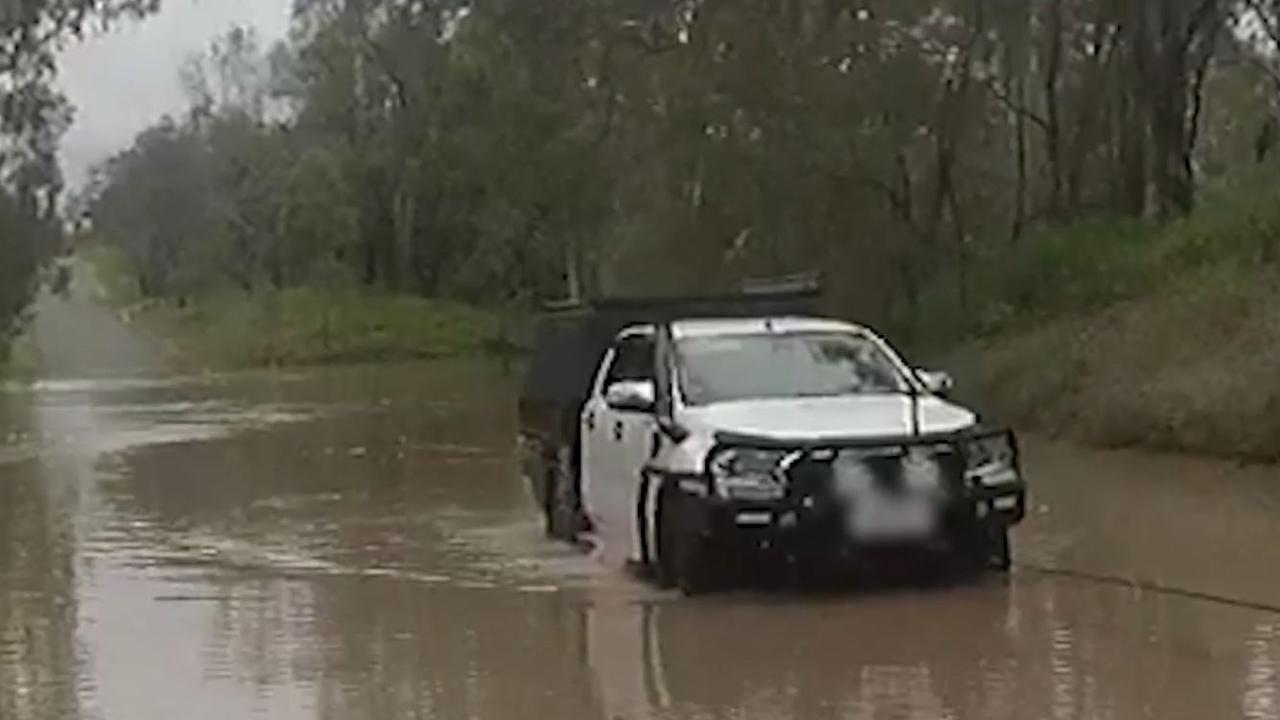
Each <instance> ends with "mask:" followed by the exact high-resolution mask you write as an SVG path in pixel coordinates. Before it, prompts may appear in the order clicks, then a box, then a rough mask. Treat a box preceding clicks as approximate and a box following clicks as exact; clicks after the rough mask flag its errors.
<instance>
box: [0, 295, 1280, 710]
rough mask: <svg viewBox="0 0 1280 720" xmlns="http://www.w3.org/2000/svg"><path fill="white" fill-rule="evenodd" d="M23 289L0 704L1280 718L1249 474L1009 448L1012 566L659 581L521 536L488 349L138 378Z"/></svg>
mask: <svg viewBox="0 0 1280 720" xmlns="http://www.w3.org/2000/svg"><path fill="white" fill-rule="evenodd" d="M39 309H40V313H41V314H40V324H39V328H38V329H39V331H40V332H39V334H38V339H39V341H40V345H41V350H42V352H43V354H44V357H43V362H44V364H45V367H46V370H47V375H48V377H46V379H44V380H42V381H40V382H39V383H37V384H36V385H35V386H34V387H30V388H26V387H18V386H10V387H8V388H7V389H6V391H5V392H3V393H0V718H3V720H10V719H19V718H21V719H25V718H105V719H115V718H124V719H126V720H152V719H155V720H169V719H171V718H184V719H186V718H192V719H196V718H209V719H210V720H213V719H217V720H223V719H226V718H253V717H263V718H282V719H289V718H316V719H325V720H327V719H331V718H332V719H339V718H342V719H346V718H352V719H357V718H377V719H383V718H446V719H451V718H481V719H488V718H543V717H545V718H557V719H564V720H578V719H585V718H601V719H604V720H612V719H613V718H627V719H629V718H664V719H665V718H672V719H679V720H684V719H692V718H769V719H772V718H777V719H779V720H784V719H791V718H797V719H799V718H805V719H809V718H842V719H843V718H849V719H857V720H862V719H864V718H865V719H872V718H875V719H881V718H909V719H917V718H919V719H924V718H930V719H932V718H957V719H961V718H974V719H977V718H983V719H1004V718H1008V719H1010V720H1013V719H1026V718H1052V719H1053V720H1066V719H1069V718H1089V719H1099V720H1102V719H1115V720H1127V719H1130V718H1159V719H1161V720H1163V719H1166V718H1188V719H1193V718H1194V719H1195V720H1202V719H1204V718H1247V719H1249V720H1275V719H1277V718H1280V572H1277V568H1278V567H1280V550H1277V548H1280V471H1277V470H1274V469H1240V468H1235V467H1233V466H1230V465H1228V464H1223V463H1216V462H1207V461H1193V460H1187V459H1181V458H1167V457H1156V456H1147V455H1142V454H1136V453H1100V452H1082V451H1079V450H1076V449H1072V448H1068V447H1064V446H1059V445H1054V444H1049V443H1031V444H1030V447H1029V448H1028V458H1027V464H1028V468H1029V469H1030V471H1031V473H1032V482H1033V483H1034V486H1033V490H1034V493H1035V497H1034V509H1033V513H1032V517H1031V518H1030V519H1029V521H1028V523H1027V525H1026V526H1025V527H1024V528H1021V529H1020V530H1019V531H1018V534H1017V536H1016V539H1015V542H1016V544H1017V553H1018V557H1019V567H1018V568H1017V569H1016V571H1015V573H1014V575H1013V576H1012V578H1011V579H1009V580H1008V581H1007V582H1005V581H999V580H991V581H988V582H985V583H983V584H981V585H978V586H973V587H962V588H942V589H900V590H882V591H874V592H858V593H854V592H848V593H839V594H822V595H815V594H812V593H789V592H759V591H753V592H743V593H738V594H733V595H728V596H725V597H717V598H707V599H697V600H687V599H683V598H681V597H679V596H677V595H675V594H670V593H666V592H661V591H657V590H654V589H652V588H650V587H649V586H647V585H645V584H643V583H639V582H636V581H634V580H631V579H629V578H627V577H625V576H624V575H622V574H620V573H617V572H614V571H610V570H607V569H603V568H600V567H599V566H598V565H597V564H596V563H595V562H593V561H592V560H591V559H590V558H586V557H583V556H581V555H578V554H576V553H575V552H573V551H571V550H568V549H565V548H562V547H560V546H558V545H555V544H552V543H550V542H548V541H546V540H544V539H543V538H542V535H541V531H540V526H539V524H538V520H537V518H536V517H534V515H533V514H532V511H531V503H530V501H529V498H528V495H527V491H526V489H525V487H524V486H523V484H522V483H521V482H519V481H518V479H517V472H516V462H515V458H514V437H515V426H514V413H513V405H514V403H513V401H512V398H511V392H512V386H513V381H512V379H510V378H508V377H506V376H505V375H504V374H503V373H502V372H501V370H500V369H499V368H497V367H491V366H489V365H485V364H482V363H471V364H469V363H446V364H423V365H416V366H396V367H377V368H353V369H341V370H321V371H308V372H288V373H269V372H260V373H243V374H236V375H227V376H210V377H199V378H173V377H165V376H164V375H163V373H162V372H161V371H160V370H159V369H158V365H157V364H154V363H153V362H151V361H150V360H149V359H148V358H149V357H152V356H151V355H150V354H149V352H150V351H149V349H148V348H147V343H146V342H145V341H143V340H141V339H140V338H138V337H137V336H136V333H134V332H133V331H132V330H131V329H130V328H128V327H126V326H124V325H122V324H120V323H119V321H117V320H116V319H115V317H114V316H113V315H112V314H111V313H109V312H107V311H105V310H101V309H100V308H96V307H94V306H92V304H91V303H89V302H88V301H87V300H85V299H83V298H81V299H74V300H70V301H62V300H56V299H50V298H44V299H42V300H41V303H40V308H39ZM101 368H109V369H110V372H104V371H101ZM1270 608H1277V609H1275V610H1272V609H1270Z"/></svg>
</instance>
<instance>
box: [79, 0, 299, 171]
mask: <svg viewBox="0 0 1280 720" xmlns="http://www.w3.org/2000/svg"><path fill="white" fill-rule="evenodd" d="M291 4H292V2H291V0H162V5H163V9H162V10H161V11H160V13H159V14H157V15H153V16H151V17H150V18H147V19H146V20H143V21H142V22H140V23H129V24H126V25H122V26H120V27H118V28H116V29H115V30H114V31H113V32H111V33H110V34H108V35H103V36H98V37H94V38H90V39H88V40H86V41H84V42H82V43H79V44H76V45H72V46H70V47H68V48H67V50H66V51H65V52H63V54H62V57H61V65H60V77H59V85H60V87H61V88H62V91H63V92H64V93H66V94H67V97H69V98H70V99H71V102H72V104H74V105H75V108H76V121H75V125H74V126H72V128H71V131H70V132H69V133H68V134H67V136H66V138H65V139H64V140H63V147H62V166H63V171H64V173H66V176H67V180H68V182H69V184H70V185H71V187H79V186H80V184H81V183H83V181H84V179H85V177H86V174H87V172H88V169H89V168H90V167H92V166H93V165H95V164H96V163H98V162H100V161H102V160H104V159H106V158H107V157H109V156H111V155H112V154H114V153H115V152H116V151H118V150H120V149H122V148H124V147H125V146H127V145H128V144H129V142H130V141H131V140H132V139H133V136H134V135H136V134H137V133H138V131H139V130H142V129H143V128H145V127H147V126H148V125H150V124H151V123H153V122H155V120H156V119H158V118H159V117H160V116H162V115H164V114H165V113H176V112H179V111H181V110H182V109H183V107H184V105H185V101H186V98H185V96H184V95H183V90H182V84H181V82H180V81H179V79H178V69H179V68H180V67H181V65H182V62H183V61H184V60H185V59H186V58H187V57H189V56H190V55H192V54H193V53H198V52H200V51H202V50H204V49H205V48H206V47H208V45H209V43H210V42H211V41H212V40H213V39H214V38H215V37H217V36H219V35H221V34H223V33H224V32H226V30H227V29H228V28H229V27H231V26H232V25H235V24H239V25H251V26H253V27H255V28H256V29H257V30H258V34H259V36H260V37H261V38H262V40H263V45H268V44H269V43H271V42H273V41H275V40H276V39H279V38H282V37H284V35H285V32H286V31H287V29H288V23H289V8H290V6H291Z"/></svg>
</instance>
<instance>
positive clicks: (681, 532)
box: [654, 493, 729, 597]
mask: <svg viewBox="0 0 1280 720" xmlns="http://www.w3.org/2000/svg"><path fill="white" fill-rule="evenodd" d="M687 510H688V508H687V507H686V506H684V505H682V504H681V499H680V497H679V496H677V495H675V494H674V493H663V495H662V497H661V499H660V501H659V504H658V512H657V517H656V518H655V520H656V522H657V525H658V527H657V533H656V535H657V545H658V547H657V551H658V552H657V555H658V557H657V561H656V562H655V563H654V565H655V568H654V570H655V572H654V576H655V578H656V579H657V583H658V585H659V586H661V587H664V588H673V587H678V588H680V592H682V593H684V594H685V595H687V596H689V597H693V596H695V595H705V594H707V593H712V592H716V591H718V590H723V589H725V588H726V587H727V586H728V576H729V573H728V572H727V569H726V567H725V565H724V560H725V558H724V557H722V554H721V553H719V552H717V551H716V548H715V547H714V545H713V544H712V543H711V541H710V539H708V538H706V537H704V536H703V535H701V534H700V533H698V532H697V531H696V530H694V529H693V528H692V527H690V524H689V522H688V518H687V517H686V515H685V511H687Z"/></svg>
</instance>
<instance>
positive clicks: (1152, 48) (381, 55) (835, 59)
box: [94, 0, 1280, 342]
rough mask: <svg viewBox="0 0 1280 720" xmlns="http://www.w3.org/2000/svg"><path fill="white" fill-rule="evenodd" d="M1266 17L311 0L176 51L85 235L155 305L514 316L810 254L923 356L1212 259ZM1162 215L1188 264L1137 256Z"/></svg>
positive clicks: (106, 181) (964, 1)
mask: <svg viewBox="0 0 1280 720" xmlns="http://www.w3.org/2000/svg"><path fill="white" fill-rule="evenodd" d="M1277 19H1280V5H1275V4H1274V3H1270V2H1264V1H1263V0H1238V1H1236V0H1163V1H1162V2H1159V3H1136V2H1125V3H1114V2H1106V1H1103V0H1045V2H1039V3H1025V2H1008V1H1006V0H892V1H889V0H872V1H870V2H865V3H849V2H842V1H840V0H836V1H832V0H787V1H785V2H777V1H776V0H742V1H741V2H734V3H708V2H700V1H698V0H689V1H683V0H682V1H681V2H675V3H660V4H652V3H636V2H634V1H632V0H583V1H582V2H574V3H564V2H553V1H552V0H484V1H483V2H463V1H462V0H432V1H428V2H415V3H403V2H391V1H390V0H360V1H359V2H357V1H356V0H300V1H299V2H298V3H297V4H296V8H295V17H294V28H293V32H292V33H291V35H290V40H289V41H288V42H287V43H284V44H281V45H279V46H277V47H274V48H270V49H264V48H262V47H261V44H260V43H259V42H258V41H257V40H256V38H255V37H254V35H253V33H252V32H251V31H248V30H244V29H233V30H232V31H231V32H229V33H228V35H227V36H226V38H224V39H223V40H220V41H219V42H218V43H216V44H215V45H214V47H213V48H212V49H211V51H210V52H209V53H208V54H206V55H205V56H203V57H201V58H196V59H193V60H192V62H190V63H188V65H187V66H186V67H185V68H184V71H183V77H184V81H185V82H186V84H187V86H188V87H189V88H190V89H191V91H192V109H191V112H190V113H189V114H188V116H187V117H184V118H181V119H170V120H165V121H163V122H161V123H160V124H159V125H157V126H156V127H155V128H152V129H151V130H148V131H147V132H145V133H143V134H142V135H141V136H139V138H138V140H137V142H136V143H135V144H134V146H133V147H132V148H130V149H129V150H127V151H126V152H124V153H122V154H121V155H120V156H119V157H117V158H115V159H114V160H112V161H111V162H110V163H108V164H107V165H106V166H105V167H104V168H102V170H101V173H100V177H99V181H98V186H97V187H96V189H95V193H94V194H95V202H94V219H95V222H96V225H97V230H98V232H99V233H100V234H101V235H102V236H103V237H104V238H105V239H107V240H109V241H110V242H112V243H114V244H116V245H117V246H119V247H121V248H124V249H125V250H127V251H128V253H129V254H130V256H131V258H132V259H133V262H134V263H135V264H136V265H137V266H138V268H139V269H140V272H141V275H142V281H143V282H142V285H143V287H142V288H141V289H142V291H143V292H144V293H146V294H148V295H153V296H160V297H167V298H177V299H179V300H181V301H185V300H188V299H193V298H196V299H198V298H200V297H202V296H206V295H209V294H211V293H212V294H216V293H217V292H219V290H220V289H221V288H225V287H234V288H237V289H238V290H240V291H242V292H247V293H260V292H269V293H274V292H278V291H281V290H287V289H291V288H305V287H313V286H317V285H319V286H323V287H325V288H328V289H330V290H339V289H351V288H360V289H363V290H365V291H371V292H376V293H385V292H391V293H407V294H412V295H420V296H425V297H435V298H449V299H454V300H462V301H466V302H470V303H475V304H482V305H486V306H490V307H494V308H502V309H504V312H505V311H506V310H510V309H514V308H521V307H524V308H527V307H530V306H531V305H532V304H533V303H535V302H536V301H538V300H545V299H549V298H553V297H557V296H560V295H563V294H565V293H566V292H567V293H570V294H577V293H579V292H581V293H586V294H609V293H625V292H641V291H645V292H653V291H685V292H687V291H693V290H709V289H716V288H720V289H724V288H729V287H733V286H735V285H736V284H737V283H738V281H739V280H741V279H742V278H743V277H748V276H757V275H763V274H774V273H782V272H788V271H794V270H808V269H815V268H816V269H822V270H824V271H825V272H826V273H827V276H828V286H829V287H830V289H831V295H832V302H833V304H834V307H833V309H834V310H836V311H838V312H845V313H851V314H857V315H858V316H859V317H860V318H862V319H864V320H866V321H869V322H874V323H880V324H887V325H889V326H890V328H891V329H892V330H894V331H895V333H896V334H898V335H900V336H902V337H904V338H905V339H907V340H908V341H911V340H915V341H917V342H919V341H921V340H922V339H924V338H931V339H934V341H935V342H936V341H937V340H938V339H939V338H949V337H954V336H956V335H963V334H966V333H969V332H972V331H979V332H986V331H990V330H991V329H993V328H995V327H998V326H999V325H1000V323H1002V322H1004V321H1005V320H1006V319H1017V318H1018V317H1025V318H1029V317H1034V316H1036V313H1039V315H1040V316H1043V315H1044V314H1048V313H1053V312H1059V311H1061V310H1063V309H1070V308H1073V307H1076V306H1077V305H1079V304H1081V303H1084V304H1097V303H1102V302H1106V301H1109V300H1112V299H1115V298H1119V297H1126V296H1130V295H1132V294H1133V293H1135V292H1138V291H1139V290H1140V289H1141V287H1142V282H1145V277H1146V276H1152V275H1154V274H1156V273H1155V271H1152V272H1146V271H1144V270H1143V269H1141V267H1140V266H1142V265H1143V264H1144V263H1148V262H1157V261H1164V260H1176V261H1177V262H1180V263H1191V262H1194V260H1195V258H1196V257H1198V256H1201V255H1203V254H1204V253H1203V252H1201V251H1200V250H1198V249H1197V247H1198V246H1197V243H1202V242H1204V238H1205V237H1206V236H1205V235H1204V234H1203V232H1208V233H1213V232H1216V231H1215V230H1214V229H1213V227H1212V223H1211V222H1210V221H1209V220H1200V221H1197V222H1199V223H1200V224H1199V225H1196V226H1188V227H1187V228H1186V229H1182V225H1183V224H1185V222H1186V221H1185V220H1184V219H1183V218H1185V217H1186V216H1187V215H1188V214H1189V213H1191V212H1192V210H1193V208H1194V206H1195V204H1196V201H1197V199H1203V197H1205V193H1206V192H1208V193H1210V194H1209V195H1208V197H1220V198H1222V202H1223V203H1224V207H1226V206H1228V205H1229V204H1230V200H1229V195H1222V194H1219V195H1213V194H1212V193H1213V192H1214V188H1218V187H1225V186H1226V185H1228V184H1229V183H1231V182H1233V180H1232V178H1238V177H1243V176H1247V175H1248V174H1249V172H1250V168H1251V167H1253V166H1254V165H1256V164H1259V163H1262V164H1266V163H1267V162H1269V158H1270V153H1269V148H1270V145H1269V143H1270V142H1272V140H1271V139H1270V135H1268V133H1269V132H1270V133H1272V134H1280V129H1277V128H1275V127H1272V128H1271V130H1268V127H1270V126H1272V125H1274V123H1273V121H1272V118H1271V116H1272V113H1273V106H1274V105H1275V101H1276V97H1277V96H1278V95H1277V93H1278V92H1280V83H1277V82H1273V78H1277V77H1280V72H1277V71H1276V70H1275V67H1273V66H1274V65H1275V63H1274V58H1275V57H1277V55H1278V53H1277V52H1276V50H1277V49H1280V33H1275V34H1273V33H1271V32H1269V31H1270V30H1271V29H1273V28H1276V27H1280V22H1277ZM1205 217H1207V216H1205ZM1161 225H1168V226H1170V227H1173V228H1174V231H1173V232H1174V234H1175V235H1178V236H1179V237H1182V238H1184V241H1183V242H1182V243H1181V244H1179V245H1178V247H1177V248H1176V249H1171V248H1169V247H1165V246H1161V247H1162V248H1163V249H1160V250H1152V249H1150V247H1149V246H1151V245H1152V243H1151V242H1149V239H1150V238H1151V237H1152V236H1154V235H1155V234H1157V227H1159V226H1161ZM1202 231H1203V232H1202ZM1197 233H1201V234H1199V235H1197ZM1256 236H1257V234H1256V233H1254V234H1251V235H1250V236H1249V237H1256ZM1209 242H1210V244H1213V243H1214V242H1216V241H1214V240H1210V241H1209ZM1232 242H1233V241H1227V244H1232ZM1233 246H1234V245H1233ZM1238 249H1240V248H1238ZM1242 251H1243V250H1242ZM1160 253H1169V255H1167V256H1166V255H1162V254H1160ZM1028 306H1029V307H1031V308H1033V310H1032V312H1030V313H1028V312H1026V311H1025V310H1024V309H1023V308H1025V307H1028Z"/></svg>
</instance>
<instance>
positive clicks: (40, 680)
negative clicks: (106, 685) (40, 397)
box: [0, 394, 81, 718]
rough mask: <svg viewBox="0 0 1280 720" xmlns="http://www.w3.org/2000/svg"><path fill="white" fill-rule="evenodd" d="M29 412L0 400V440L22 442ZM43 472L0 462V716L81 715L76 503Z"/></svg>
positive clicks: (23, 404) (6, 399)
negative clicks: (68, 506)
mask: <svg viewBox="0 0 1280 720" xmlns="http://www.w3.org/2000/svg"><path fill="white" fill-rule="evenodd" d="M29 410H30V408H29V406H28V404H27V403H26V402H24V401H17V402H15V401H14V399H13V398H10V397H7V396H5V395H3V394H0V437H3V436H7V437H9V438H11V439H12V440H13V442H14V444H16V443H18V442H23V441H24V440H25V433H24V432H20V431H17V430H14V429H12V428H23V427H29V426H30V417H29ZM15 454H16V453H15ZM42 470H43V468H41V467H40V466H39V465H38V464H37V463H36V462H34V461H31V460H27V461H17V462H10V463H0V718H27V717H31V718H35V717H79V716H80V709H79V705H78V695H79V692H78V691H79V690H80V689H81V688H79V687H78V685H79V678H80V673H79V669H80V661H79V658H78V656H77V645H76V642H77V638H76V632H77V628H78V622H77V595H76V591H75V582H76V580H75V572H76V568H75V563H74V557H73V556H74V548H75V539H74V537H73V531H72V528H71V518H70V516H69V515H68V513H66V512H65V510H64V507H65V506H64V505H61V503H65V502H68V501H72V502H74V498H72V497H68V496H67V494H66V493H65V492H64V491H63V490H64V488H61V487H59V486H58V485H56V484H53V483H46V482H43V477H44V473H43V472H42Z"/></svg>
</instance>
